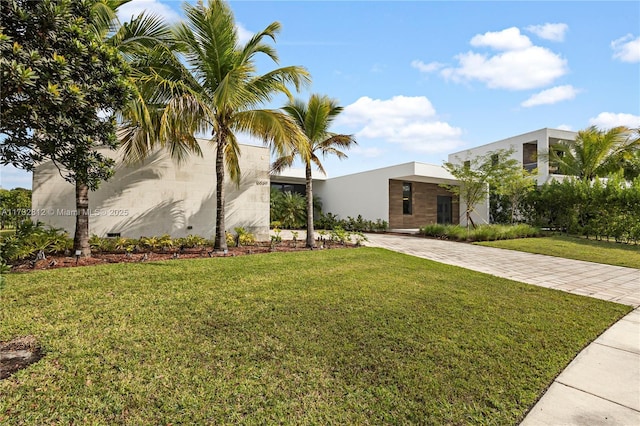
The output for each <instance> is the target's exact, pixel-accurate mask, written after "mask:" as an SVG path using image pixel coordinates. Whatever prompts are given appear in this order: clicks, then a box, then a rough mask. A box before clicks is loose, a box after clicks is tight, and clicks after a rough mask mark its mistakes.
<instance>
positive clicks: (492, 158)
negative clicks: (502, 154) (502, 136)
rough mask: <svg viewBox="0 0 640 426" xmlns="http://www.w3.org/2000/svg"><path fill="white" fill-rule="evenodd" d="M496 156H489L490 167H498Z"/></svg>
mask: <svg viewBox="0 0 640 426" xmlns="http://www.w3.org/2000/svg"><path fill="white" fill-rule="evenodd" d="M498 160H499V158H498V154H492V155H491V165H492V166H497V165H498Z"/></svg>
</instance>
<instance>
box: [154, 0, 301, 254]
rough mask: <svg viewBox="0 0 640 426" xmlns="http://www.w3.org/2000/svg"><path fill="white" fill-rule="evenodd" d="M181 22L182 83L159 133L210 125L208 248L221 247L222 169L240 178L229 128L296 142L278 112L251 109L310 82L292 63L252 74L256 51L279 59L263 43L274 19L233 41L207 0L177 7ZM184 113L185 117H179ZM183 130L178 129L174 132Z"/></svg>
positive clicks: (224, 11) (279, 145)
mask: <svg viewBox="0 0 640 426" xmlns="http://www.w3.org/2000/svg"><path fill="white" fill-rule="evenodd" d="M184 11H185V16H186V21H185V22H183V23H181V24H179V25H178V26H177V27H176V29H175V31H174V37H175V40H176V42H177V45H178V47H179V48H180V53H181V54H182V56H183V58H184V60H185V61H186V64H187V69H188V73H187V74H185V75H184V76H183V78H184V80H183V83H185V88H187V89H188V90H187V91H185V92H183V93H182V94H181V95H180V96H179V97H177V98H173V99H172V100H171V101H170V102H169V104H170V107H169V108H168V110H169V111H168V112H165V115H167V116H168V117H169V119H167V120H164V123H163V124H162V126H161V128H160V133H163V132H164V133H166V132H168V130H167V129H171V128H172V126H177V127H180V126H182V124H181V123H180V121H181V120H184V119H185V117H186V120H187V121H188V122H189V123H191V127H192V128H198V129H205V128H207V129H209V130H210V131H211V143H212V145H213V146H215V149H216V164H215V167H216V230H215V241H214V249H215V250H226V248H227V243H226V236H225V224H224V215H225V204H224V186H223V183H224V178H225V168H226V169H227V170H228V174H229V177H230V178H231V179H232V181H234V182H236V183H239V180H240V168H239V162H238V159H239V156H240V147H239V145H238V140H237V138H236V133H238V132H242V133H247V134H250V135H252V136H255V137H258V138H260V139H262V140H264V141H265V143H268V144H271V146H272V147H274V149H277V150H278V152H282V151H284V152H288V151H289V150H290V149H291V148H288V146H292V145H295V144H296V142H297V141H299V140H300V139H301V135H300V131H299V129H298V128H297V126H296V125H295V123H294V122H293V121H292V120H291V119H290V118H289V117H288V116H287V115H286V114H284V113H282V112H281V111H277V110H270V109H259V108H258V107H260V106H262V105H263V104H265V103H267V102H269V101H270V100H272V98H273V97H274V96H275V95H276V94H285V95H287V96H288V97H289V98H291V94H290V92H289V90H288V88H287V85H288V84H293V85H294V86H295V88H296V89H299V88H300V86H301V85H303V84H307V83H308V82H309V81H310V78H309V74H308V72H307V71H306V70H305V69H304V68H302V67H298V66H289V67H282V68H277V69H275V70H273V71H270V72H267V73H266V74H264V75H256V63H255V62H256V57H257V55H259V54H262V55H264V56H266V57H267V58H269V59H271V60H272V61H273V62H274V63H278V56H277V54H276V51H275V50H274V49H273V48H272V47H271V46H270V45H268V44H266V43H264V42H263V40H264V39H266V38H270V39H272V40H274V41H275V39H276V35H277V33H278V32H279V30H280V24H279V23H277V22H274V23H272V24H270V25H269V26H267V27H266V28H265V29H264V30H263V31H261V32H259V33H257V34H255V35H254V36H253V37H252V38H251V39H250V40H249V41H248V42H247V43H246V44H245V45H240V44H239V41H238V35H237V30H236V26H235V21H234V17H233V13H232V12H231V9H230V8H229V6H228V5H227V4H226V3H224V2H223V1H221V0H209V2H208V4H207V5H206V6H205V5H204V4H203V2H198V4H196V5H190V4H186V5H185V6H184ZM185 112H186V114H185ZM178 133H182V132H178Z"/></svg>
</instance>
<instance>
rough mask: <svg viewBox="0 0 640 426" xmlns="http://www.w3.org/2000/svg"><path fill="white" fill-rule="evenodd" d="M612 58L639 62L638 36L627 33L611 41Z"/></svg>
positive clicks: (639, 46)
mask: <svg viewBox="0 0 640 426" xmlns="http://www.w3.org/2000/svg"><path fill="white" fill-rule="evenodd" d="M611 48H612V49H613V57H614V59H619V60H621V61H622V62H640V36H638V37H636V38H633V35H631V34H627V35H626V36H624V37H621V38H619V39H617V40H614V41H612V42H611Z"/></svg>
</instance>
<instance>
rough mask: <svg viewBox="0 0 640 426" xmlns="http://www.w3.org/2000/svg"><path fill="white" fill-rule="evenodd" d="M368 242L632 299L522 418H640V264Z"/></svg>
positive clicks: (417, 241) (377, 237)
mask: <svg viewBox="0 0 640 426" xmlns="http://www.w3.org/2000/svg"><path fill="white" fill-rule="evenodd" d="M367 237H368V239H369V242H368V243H367V245H369V246H376V247H383V248H387V249H390V250H394V251H398V252H401V253H405V254H409V255H413V256H418V257H423V258H426V259H431V260H435V261H438V262H441V263H447V264H450V265H456V266H460V267H463V268H467V269H472V270H475V271H480V272H485V273H488V274H492V275H496V276H499V277H503V278H510V279H513V280H516V281H521V282H525V283H529V284H533V285H538V286H542V287H548V288H554V289H557V290H562V291H566V292H569V293H575V294H580V295H585V296H590V297H595V298H598V299H604V300H610V301H614V302H617V303H622V304H626V305H630V306H634V307H635V308H636V309H635V310H634V311H632V312H631V313H630V314H629V315H627V316H625V317H624V318H623V319H622V320H620V321H618V322H617V323H616V324H614V325H613V326H612V327H611V328H609V329H608V330H607V331H605V332H604V333H603V334H602V335H601V336H600V337H598V338H597V339H596V340H595V341H594V342H593V343H591V344H590V345H589V346H587V348H585V349H584V350H583V351H582V352H580V354H578V356H577V357H576V358H575V359H574V360H573V361H572V362H571V363H570V364H569V365H568V366H567V368H566V369H565V370H564V371H563V372H562V373H561V374H560V375H559V376H558V377H557V378H556V380H555V381H554V382H553V384H552V385H551V386H550V387H549V389H548V390H547V392H546V393H545V394H544V395H543V397H542V398H541V399H540V401H538V403H537V404H536V405H535V406H534V407H533V408H532V409H531V411H530V412H529V414H528V415H527V416H526V418H525V419H524V421H523V422H522V423H521V425H524V426H532V425H625V426H626V425H628V426H634V425H640V308H638V306H640V271H639V270H637V269H632V268H623V267H618V266H611V265H601V264H597V263H592V262H582V261H577V260H570V259H561V258H557V257H551V256H544V255H537V254H530V253H523V252H517V251H512V250H503V249H497V248H493V247H484V246H476V245H472V244H463V243H454V242H449V241H440V240H432V239H425V238H417V237H412V236H402V235H390V234H367Z"/></svg>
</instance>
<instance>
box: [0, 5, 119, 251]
mask: <svg viewBox="0 0 640 426" xmlns="http://www.w3.org/2000/svg"><path fill="white" fill-rule="evenodd" d="M98 3H99V2H98V1H96V0H80V1H70V0H43V1H38V2H34V1H29V0H3V1H2V3H1V7H2V13H1V14H0V15H1V16H2V25H1V30H0V73H1V75H2V85H3V90H2V101H1V104H0V123H1V124H0V133H1V134H2V135H3V136H4V137H3V139H2V141H1V142H0V153H1V154H2V160H1V161H2V164H12V165H14V166H16V167H19V168H22V169H25V170H33V168H34V166H35V164H37V163H39V162H41V161H44V160H51V161H53V163H54V164H55V165H56V166H57V167H58V169H59V170H60V173H61V175H62V176H63V177H64V178H65V179H66V180H67V181H69V182H71V183H74V184H75V186H76V231H75V237H74V248H75V249H76V250H80V251H81V252H82V254H83V255H90V248H89V245H88V239H89V235H88V231H89V210H88V208H89V198H88V194H89V190H95V189H97V187H98V186H99V184H100V182H101V181H103V180H106V179H109V178H110V177H111V175H112V174H113V169H112V166H113V160H111V159H109V158H107V157H106V156H104V155H103V154H101V153H100V152H99V151H98V150H99V149H100V148H111V149H113V148H115V147H116V144H117V140H116V135H115V119H114V115H113V113H114V111H115V110H118V109H119V108H121V107H122V106H123V105H124V103H125V102H126V99H127V97H128V95H129V90H130V86H129V84H128V80H127V78H126V76H127V71H128V68H127V67H126V64H125V63H124V62H123V61H122V58H121V57H120V55H119V54H118V52H117V51H116V50H115V49H113V48H112V47H111V46H108V45H106V44H105V43H103V40H101V39H100V38H99V37H98V35H97V34H96V32H95V29H94V21H93V19H94V17H95V14H94V10H95V7H96V5H97V4H98Z"/></svg>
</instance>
